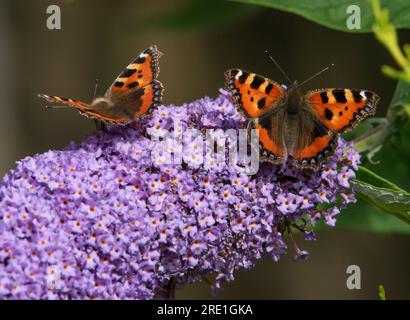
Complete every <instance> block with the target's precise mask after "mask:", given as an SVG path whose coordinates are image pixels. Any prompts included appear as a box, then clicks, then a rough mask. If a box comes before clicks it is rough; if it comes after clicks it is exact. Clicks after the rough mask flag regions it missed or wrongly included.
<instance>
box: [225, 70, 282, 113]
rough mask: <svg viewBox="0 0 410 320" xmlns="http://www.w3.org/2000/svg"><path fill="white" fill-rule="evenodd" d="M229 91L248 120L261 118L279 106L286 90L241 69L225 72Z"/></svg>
mask: <svg viewBox="0 0 410 320" xmlns="http://www.w3.org/2000/svg"><path fill="white" fill-rule="evenodd" d="M225 78H226V86H227V89H228V90H229V91H230V92H231V93H232V96H233V98H234V100H235V103H236V105H237V107H238V109H239V111H241V112H242V113H243V114H244V115H245V116H246V117H247V118H258V117H261V116H262V115H263V114H265V113H266V112H268V111H271V110H272V109H274V108H276V107H277V106H278V105H279V102H280V99H281V98H282V97H283V94H284V92H285V90H284V89H283V88H282V87H281V86H280V85H279V84H277V83H276V82H273V81H271V80H269V79H268V78H265V77H262V76H260V75H257V74H255V73H250V72H248V71H243V70H240V69H231V70H228V71H226V72H225Z"/></svg>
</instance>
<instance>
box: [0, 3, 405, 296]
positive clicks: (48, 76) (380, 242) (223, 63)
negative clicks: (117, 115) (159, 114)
mask: <svg viewBox="0 0 410 320" xmlns="http://www.w3.org/2000/svg"><path fill="white" fill-rule="evenodd" d="M52 4H57V5H59V6H60V8H61V15H62V29H61V30H48V29H47V28H46V19H47V16H48V15H47V14H46V9H47V7H48V6H49V5H52ZM399 35H400V37H401V39H402V40H404V41H405V40H407V42H410V41H409V40H410V30H400V32H399ZM151 44H156V45H157V46H158V47H159V49H160V50H161V51H162V52H163V53H164V54H165V55H164V57H163V58H162V59H161V62H160V64H161V73H160V76H159V79H160V80H161V81H162V83H163V84H164V86H165V88H166V91H165V96H164V103H165V104H170V103H172V104H182V103H184V102H188V101H191V100H193V99H197V98H200V97H203V96H205V95H209V96H211V97H215V96H216V95H217V94H218V89H219V88H221V87H222V86H223V84H224V76H223V73H224V71H225V70H226V69H228V68H232V67H240V68H243V69H248V70H251V71H254V72H257V73H260V74H262V75H265V76H268V77H270V78H272V79H275V80H276V81H277V82H284V79H283V77H282V76H281V74H280V73H279V72H278V70H277V69H275V67H274V65H273V64H272V63H271V62H270V61H269V60H268V59H267V58H266V56H265V53H264V51H265V50H266V49H268V50H269V51H271V52H272V54H273V55H274V57H275V58H276V59H277V60H278V61H279V63H280V64H281V66H282V67H283V68H284V69H285V70H286V72H287V73H288V74H289V75H290V77H291V78H295V79H297V80H299V81H301V80H304V79H305V78H307V77H309V76H311V75H312V74H314V73H315V72H317V71H318V70H319V69H321V68H323V67H324V66H326V65H328V64H330V63H334V64H335V67H334V68H333V69H332V70H331V71H329V72H327V73H326V74H325V75H322V76H320V77H318V78H316V79H314V80H312V81H311V82H309V83H308V84H307V85H306V86H305V88H306V89H311V88H322V87H351V88H366V89H370V90H373V91H375V92H377V93H378V94H379V95H380V97H381V103H380V104H379V110H378V115H380V116H384V115H385V112H386V108H387V106H388V104H389V102H390V100H391V98H392V94H393V91H394V88H395V84H396V83H395V81H393V80H391V79H388V78H386V77H385V76H383V75H382V74H381V73H380V66H381V65H382V64H390V65H394V62H393V60H392V59H391V58H390V56H389V55H388V53H387V52H386V51H385V50H384V49H383V48H382V47H381V45H380V44H379V43H378V42H377V41H376V40H375V39H374V36H373V35H372V34H351V33H343V32H340V31H335V30H331V29H327V28H325V27H322V26H320V25H317V24H315V23H313V22H310V21H307V20H304V19H303V18H301V17H299V16H295V15H292V14H289V13H285V12H281V11H277V10H272V9H268V8H262V7H258V6H251V5H246V4H238V3H234V2H228V1H225V0H208V1H207V0H168V1H163V0H150V1H137V0H133V1H131V0H120V1H108V0H98V1H97V0H77V1H73V0H72V1H45V0H44V1H43V0H36V1H23V0H13V1H12V0H9V1H8V0H1V1H0V70H1V72H0V82H1V86H0V98H1V102H2V103H1V111H2V112H1V115H2V116H1V117H0V146H1V150H2V156H1V157H0V173H1V175H4V174H5V173H7V172H8V171H9V170H10V169H12V168H13V167H14V166H15V161H16V160H17V159H20V158H23V157H25V156H27V155H33V154H35V153H39V152H44V151H46V150H48V149H61V148H63V147H64V146H65V145H67V143H68V142H69V141H70V140H75V141H77V142H79V141H81V140H82V139H83V138H84V136H85V135H87V134H90V133H91V132H93V131H94V128H95V127H94V123H93V121H91V120H89V119H87V118H85V117H81V116H79V115H78V114H77V113H76V112H73V111H68V110H59V111H57V110H48V111H46V110H45V108H44V105H45V104H44V101H42V100H40V99H38V98H37V97H36V95H37V94H38V93H46V94H51V95H61V96H63V97H71V98H73V99H79V100H84V101H90V100H91V99H92V96H93V91H94V82H95V79H96V78H98V79H99V80H100V84H99V94H100V95H102V94H103V93H104V91H105V90H106V88H108V86H109V85H110V84H111V82H112V81H113V80H114V78H115V77H116V76H117V74H118V73H120V71H121V70H122V68H124V67H125V66H126V65H127V64H128V62H130V61H131V60H132V59H133V58H134V57H135V56H136V55H138V54H139V53H140V52H141V51H142V50H143V49H145V48H146V47H148V46H149V45H151ZM407 131H408V130H407ZM406 133H407V132H405V133H403V134H402V136H401V138H400V139H401V140H400V141H401V147H400V148H399V147H397V146H394V145H393V146H387V147H385V148H384V150H382V152H381V153H380V154H378V156H377V157H376V158H377V159H378V160H380V165H375V166H372V169H373V170H375V171H376V172H379V173H380V174H383V175H384V176H385V177H388V178H389V179H391V180H392V181H393V182H395V183H397V184H398V185H400V186H401V187H403V188H405V189H407V190H410V179H409V178H410V162H409V161H410V145H409V144H408V142H407V141H406V137H409V135H406ZM397 159H401V160H402V161H401V163H402V164H401V165H397ZM403 159H404V160H403ZM403 163H404V165H403ZM354 229H357V230H354ZM363 230H373V231H372V232H371V231H363ZM380 231H382V232H380ZM409 232H410V230H409V227H408V226H407V225H404V223H402V222H400V221H398V220H397V221H396V220H395V219H394V218H390V217H389V216H386V215H385V214H382V213H380V212H377V210H375V209H374V208H373V207H371V206H369V205H365V204H359V205H356V206H355V205H353V206H352V207H351V208H349V209H348V210H345V211H343V212H342V215H341V219H340V221H339V224H338V227H337V228H336V230H334V229H330V230H329V229H325V230H323V231H319V232H318V241H314V242H305V241H304V240H303V239H302V238H299V239H298V240H299V245H300V246H301V247H302V248H306V249H308V250H309V251H310V252H311V257H310V259H309V260H307V261H301V262H293V261H292V256H293V253H292V252H291V251H290V252H289V254H288V255H286V256H284V257H283V258H282V259H281V260H280V261H279V262H278V263H274V262H272V261H270V260H269V259H267V258H266V259H262V260H260V261H257V262H256V267H254V268H253V269H251V270H248V271H239V272H237V273H236V280H235V281H234V282H232V283H230V284H225V285H224V286H223V289H222V290H221V291H220V292H219V293H218V294H217V296H216V298H227V299H230V298H248V299H252V298H260V299H290V298H296V299H303V298H307V299H316V298H323V299H342V298H347V299H377V298H378V296H377V286H378V285H379V284H383V285H384V287H385V289H386V294H387V298H388V299H409V298H410V274H409V267H410V255H409V252H410V243H409V241H408V239H409V238H408V236H407V235H405V234H406V233H409ZM352 264H355V265H358V266H360V267H361V271H362V289H361V290H348V289H347V288H346V278H347V275H346V268H347V267H348V266H349V265H352ZM209 292H210V288H209V286H208V285H207V284H205V283H200V284H195V285H192V286H189V287H186V288H185V289H183V290H181V291H178V292H177V298H178V299H196V298H207V297H208V294H209Z"/></svg>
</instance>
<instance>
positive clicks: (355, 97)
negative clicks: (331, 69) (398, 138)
mask: <svg viewBox="0 0 410 320" xmlns="http://www.w3.org/2000/svg"><path fill="white" fill-rule="evenodd" d="M305 101H306V103H307V104H308V105H309V106H310V107H311V108H312V109H313V111H314V112H315V113H316V115H317V117H318V118H319V119H320V120H321V121H322V122H323V124H325V125H326V126H327V127H328V128H329V129H330V130H332V131H334V132H346V131H349V130H351V129H352V128H354V127H356V126H357V125H358V124H359V123H360V122H361V121H362V120H363V119H364V118H366V117H367V116H369V115H374V113H375V112H376V105H377V102H378V101H379V97H378V96H377V95H376V94H375V93H374V92H372V91H368V90H351V89H321V90H315V91H310V92H307V93H306V95H305Z"/></svg>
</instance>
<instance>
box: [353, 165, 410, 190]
mask: <svg viewBox="0 0 410 320" xmlns="http://www.w3.org/2000/svg"><path fill="white" fill-rule="evenodd" d="M356 180H360V181H362V182H366V183H367V184H371V185H373V186H375V187H378V188H387V189H392V190H394V191H397V192H402V193H407V191H405V190H403V189H401V188H400V187H398V186H397V185H395V184H394V183H393V182H391V181H389V180H387V179H385V178H382V177H381V176H379V175H377V174H376V173H374V172H373V171H371V170H369V169H367V168H365V167H362V166H359V170H358V171H357V173H356Z"/></svg>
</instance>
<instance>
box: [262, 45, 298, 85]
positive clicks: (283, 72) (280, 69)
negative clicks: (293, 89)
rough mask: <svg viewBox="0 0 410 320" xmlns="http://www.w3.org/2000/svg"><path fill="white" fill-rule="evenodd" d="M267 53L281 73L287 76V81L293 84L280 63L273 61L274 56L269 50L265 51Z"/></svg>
mask: <svg viewBox="0 0 410 320" xmlns="http://www.w3.org/2000/svg"><path fill="white" fill-rule="evenodd" d="M265 53H266V54H267V55H268V58H269V59H270V60H271V61H272V62H273V63H274V64H275V66H276V67H277V68H278V69H279V71H280V72H281V73H282V74H283V75H284V76H285V78H286V80H287V81H288V82H289V84H291V83H292V81H291V80H290V79H289V76H288V75H287V74H286V72H285V71H283V69H282V68H281V67H280V65H279V63H277V62H276V60H275V59H273V57H272V55H271V54H270V53H269V51H268V50H265Z"/></svg>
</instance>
